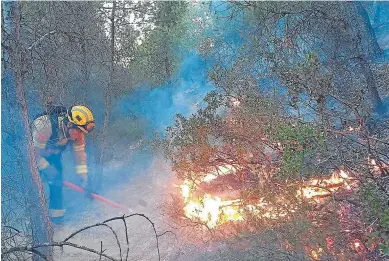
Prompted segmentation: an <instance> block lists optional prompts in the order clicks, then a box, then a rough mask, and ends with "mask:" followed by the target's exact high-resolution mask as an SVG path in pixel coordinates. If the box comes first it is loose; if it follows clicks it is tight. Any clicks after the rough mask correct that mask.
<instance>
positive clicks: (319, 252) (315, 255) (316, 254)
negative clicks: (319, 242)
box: [310, 247, 323, 260]
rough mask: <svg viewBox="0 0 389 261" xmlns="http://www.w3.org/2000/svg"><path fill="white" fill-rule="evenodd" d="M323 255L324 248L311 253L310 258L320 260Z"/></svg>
mask: <svg viewBox="0 0 389 261" xmlns="http://www.w3.org/2000/svg"><path fill="white" fill-rule="evenodd" d="M322 254H323V248H321V247H319V248H318V249H317V250H314V249H312V250H311V251H310V256H311V258H312V259H313V260H320V257H321V255H322Z"/></svg>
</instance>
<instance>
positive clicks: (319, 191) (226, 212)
mask: <svg viewBox="0 0 389 261" xmlns="http://www.w3.org/2000/svg"><path fill="white" fill-rule="evenodd" d="M235 172H236V169H235V168H234V167H233V166H231V165H224V166H219V167H218V169H217V170H216V171H214V172H210V173H208V174H206V175H205V176H204V177H203V178H202V180H200V181H194V182H192V181H189V180H185V181H184V183H183V184H182V185H181V186H179V187H180V188H181V195H182V198H183V200H184V208H183V210H184V215H185V216H186V217H187V218H189V219H193V220H200V221H201V222H203V223H205V224H206V225H207V226H208V227H209V228H215V227H216V226H218V225H221V224H224V223H226V222H230V221H233V222H240V221H243V220H244V219H245V215H246V214H247V213H251V214H253V215H255V216H259V217H262V218H267V219H279V218H286V217H287V216H288V215H289V214H291V213H294V212H295V211H296V210H297V206H296V205H294V204H292V203H290V202H289V201H288V200H286V199H285V198H283V197H281V196H280V197H278V198H277V199H276V200H275V202H276V203H277V205H275V204H273V203H270V202H267V201H266V200H265V198H261V199H259V200H258V201H257V202H255V203H251V204H249V205H244V204H243V202H242V201H241V200H240V199H234V200H223V199H222V198H220V197H217V196H212V195H210V194H205V195H203V196H200V197H197V198H196V196H195V195H194V194H195V193H194V192H195V191H196V187H197V185H199V184H200V183H202V182H207V183H209V182H211V181H212V180H214V179H216V178H217V177H218V176H219V175H228V174H233V173H235ZM341 188H346V189H351V186H350V177H349V175H348V174H347V173H346V172H345V171H343V170H341V171H339V172H334V173H333V174H332V176H331V177H330V178H320V179H319V178H315V179H311V180H308V181H307V182H305V183H303V184H302V185H301V186H300V188H299V189H298V190H297V191H296V197H297V198H305V199H314V200H316V199H318V198H323V197H328V196H330V195H331V193H332V192H334V191H337V190H338V189H341ZM280 206H281V207H280Z"/></svg>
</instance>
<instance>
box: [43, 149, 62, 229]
mask: <svg viewBox="0 0 389 261" xmlns="http://www.w3.org/2000/svg"><path fill="white" fill-rule="evenodd" d="M46 160H47V161H48V162H49V164H50V165H51V166H53V167H54V168H55V169H56V170H57V173H58V174H57V175H56V176H55V177H54V178H51V179H49V180H48V183H49V193H50V194H49V216H50V219H51V221H52V222H53V223H62V222H63V218H64V216H65V209H64V207H63V192H62V190H63V180H62V163H61V153H59V154H56V155H52V156H50V157H47V158H46Z"/></svg>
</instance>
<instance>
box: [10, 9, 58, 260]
mask: <svg viewBox="0 0 389 261" xmlns="http://www.w3.org/2000/svg"><path fill="white" fill-rule="evenodd" d="M7 4H8V5H9V10H11V11H12V12H11V13H12V25H11V26H12V27H13V28H10V29H11V30H10V31H11V32H12V34H13V35H14V43H13V44H12V46H11V55H10V61H11V67H10V68H11V70H12V71H11V73H12V74H13V75H14V77H15V79H16V84H15V90H16V95H17V103H18V108H19V111H20V117H21V119H22V121H21V123H22V125H23V126H21V127H22V128H23V130H24V134H25V137H26V143H27V144H26V150H27V160H28V167H29V172H30V175H31V176H30V179H28V180H30V181H31V188H30V189H29V190H28V191H27V194H26V197H28V198H27V201H28V202H29V213H30V223H31V230H32V238H33V242H32V244H33V245H35V244H42V243H52V236H53V232H52V228H51V226H50V220H49V216H48V209H47V204H46V198H45V195H44V190H43V185H42V181H41V178H40V175H39V172H38V166H37V163H36V160H35V151H34V145H33V143H32V133H31V130H30V124H29V119H28V107H27V101H26V97H25V92H24V88H23V65H24V62H23V52H22V47H21V42H20V21H21V4H22V3H21V2H8V3H7ZM34 199H37V200H38V203H39V204H38V205H37V202H36V201H34ZM40 251H41V253H42V254H44V255H45V256H47V259H48V260H52V250H51V248H46V249H41V250H40ZM34 260H41V258H40V257H38V256H34Z"/></svg>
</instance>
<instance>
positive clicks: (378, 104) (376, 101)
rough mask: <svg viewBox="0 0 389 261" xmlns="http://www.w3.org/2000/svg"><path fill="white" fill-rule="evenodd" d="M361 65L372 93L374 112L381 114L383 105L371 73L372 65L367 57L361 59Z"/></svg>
mask: <svg viewBox="0 0 389 261" xmlns="http://www.w3.org/2000/svg"><path fill="white" fill-rule="evenodd" d="M360 65H361V69H362V72H363V75H364V76H365V79H366V84H367V89H368V91H369V93H370V100H371V103H372V107H373V110H374V111H377V112H381V111H382V109H383V104H382V100H381V97H380V95H379V94H378V90H377V85H376V82H375V79H374V75H373V72H372V71H371V68H370V64H369V62H368V61H367V59H366V58H365V57H361V58H360Z"/></svg>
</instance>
